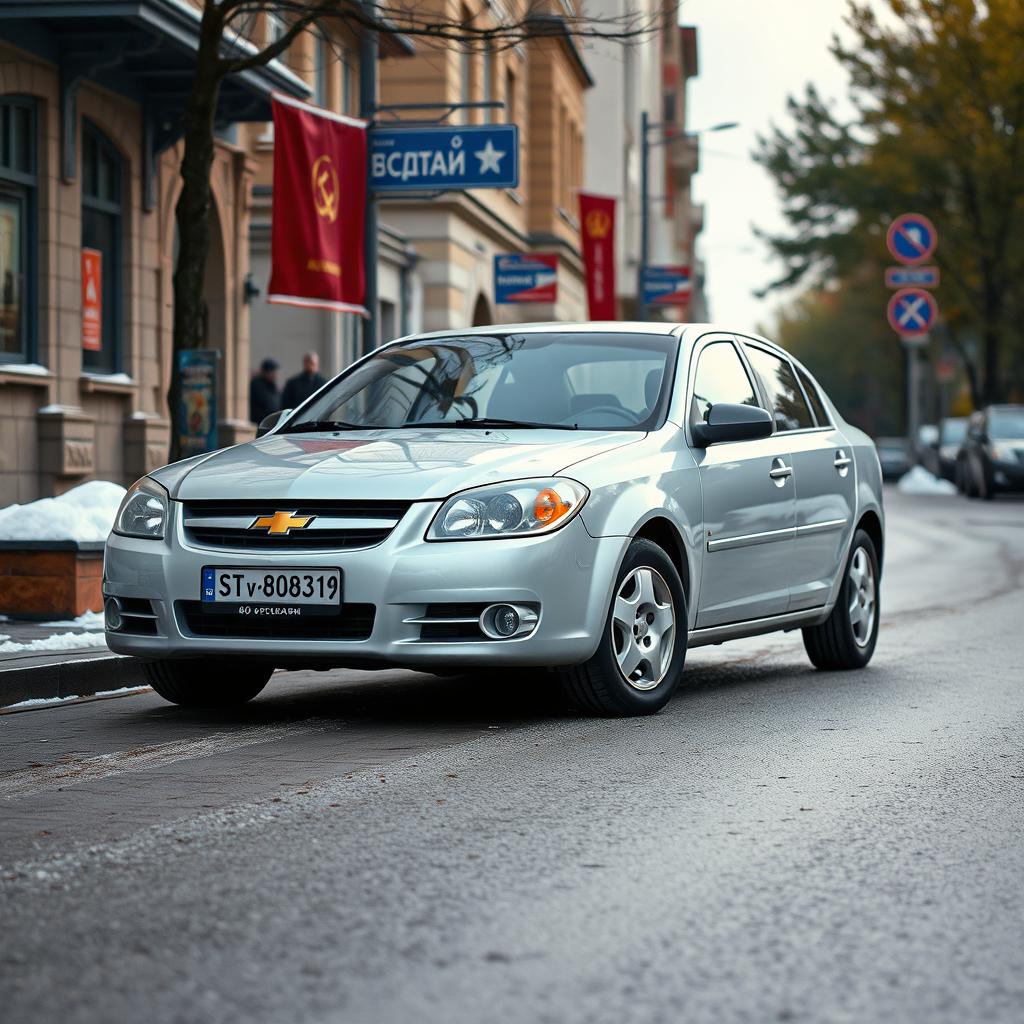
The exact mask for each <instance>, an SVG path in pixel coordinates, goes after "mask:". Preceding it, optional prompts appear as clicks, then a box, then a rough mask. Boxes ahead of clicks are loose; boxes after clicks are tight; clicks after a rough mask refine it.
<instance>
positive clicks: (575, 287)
mask: <svg viewBox="0 0 1024 1024" xmlns="http://www.w3.org/2000/svg"><path fill="white" fill-rule="evenodd" d="M431 5H433V6H431ZM426 6H427V7H428V8H429V9H431V10H434V9H436V10H437V11H438V15H439V18H444V19H447V20H449V21H456V22H459V21H461V22H465V23H473V22H474V14H473V13H472V12H471V11H470V9H469V8H468V7H466V6H465V5H463V4H461V3H459V2H458V0H426ZM568 10H569V8H568V5H563V4H561V3H558V2H553V3H552V4H551V5H550V10H549V11H547V12H538V11H537V5H536V4H533V5H531V7H530V11H531V12H532V13H531V14H530V15H529V18H531V19H533V20H534V21H535V22H536V24H537V25H538V26H541V25H542V30H533V29H531V26H530V24H529V20H528V16H527V10H526V5H525V4H523V3H519V2H516V3H510V4H507V5H504V7H503V8H502V9H501V13H500V14H499V13H498V12H499V8H498V7H491V8H485V9H483V10H482V11H481V12H480V13H477V14H475V19H477V23H478V24H483V25H486V24H488V22H487V19H493V18H496V17H499V16H503V17H505V18H506V20H508V21H512V22H515V21H524V20H526V21H527V24H526V25H525V29H526V31H525V32H524V35H525V36H526V37H527V38H524V39H523V41H522V42H521V43H519V44H518V45H515V46H511V47H505V48H498V47H495V48H489V47H488V46H486V45H466V46H462V47H460V46H455V45H448V46H445V47H438V46H430V45H429V44H428V43H427V42H426V41H422V42H421V41H419V40H418V41H417V53H416V55H415V56H413V57H410V58H408V59H405V60H400V61H392V62H389V63H387V64H385V65H382V66H381V79H380V93H381V102H382V104H384V105H385V106H387V107H390V108H391V109H390V114H391V116H392V117H396V118H398V119H412V118H429V117H437V118H441V117H443V116H444V115H445V114H446V113H447V112H448V111H449V109H450V108H451V107H452V105H457V104H467V103H472V104H486V103H502V104H504V107H503V108H496V107H484V106H478V107H475V108H472V109H460V110H456V111H455V112H454V114H453V116H452V117H451V118H450V119H449V121H450V122H454V123H464V124H483V123H487V122H489V121H496V122H497V121H501V122H508V123H513V124H518V125H519V138H520V154H519V156H520V182H519V186H518V187H517V188H515V189H504V190H498V189H491V190H470V191H467V192H464V193H449V194H446V195H442V196H439V197H436V198H433V199H429V200H426V199H423V200H419V201H416V200H405V201H397V202H396V201H393V200H391V201H389V200H384V201H383V202H382V203H381V216H382V218H383V219H384V220H385V221H386V222H387V223H388V224H390V225H392V226H393V227H394V228H396V229H397V230H398V231H400V232H401V233H402V235H404V236H405V237H406V238H407V239H408V241H409V243H410V244H411V245H412V246H413V247H414V248H415V251H416V253H417V255H418V257H419V273H420V276H421V279H422V289H423V299H422V320H423V327H424V328H425V329H428V330H441V329H444V328H450V327H460V326H469V325H480V324H489V323H506V322H511V323H516V322H525V321H528V320H576V319H583V318H585V317H586V294H585V286H584V275H583V263H582V258H581V253H580V235H579V223H578V219H577V202H578V200H577V195H578V192H579V189H580V187H581V186H582V182H583V152H584V137H585V110H584V94H585V92H586V90H587V89H589V88H590V86H591V85H592V84H593V81H592V79H591V77H590V73H589V71H588V70H587V67H586V65H585V63H584V61H583V56H582V53H581V51H580V50H579V48H578V46H577V43H576V40H575V39H574V38H573V36H572V32H571V23H570V21H569V20H567V18H568ZM423 104H435V105H436V106H434V107H432V108H431V109H429V110H424V109H422V106H421V105H423ZM411 105H419V106H418V108H417V109H415V110H412V109H409V106H411ZM530 252H545V253H557V255H558V293H557V294H558V301H557V302H556V303H554V304H544V305H537V304H526V305H511V304H502V305H498V304H497V303H496V301H495V291H494V257H495V256H496V255H500V254H504V253H530Z"/></svg>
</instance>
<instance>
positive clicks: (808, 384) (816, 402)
mask: <svg viewBox="0 0 1024 1024" xmlns="http://www.w3.org/2000/svg"><path fill="white" fill-rule="evenodd" d="M796 372H797V376H798V377H799V378H800V383H801V384H803V386H804V392H805V393H806V395H807V400H808V401H809V402H810V403H811V409H812V410H813V411H814V418H815V419H816V420H817V421H818V426H819V427H829V426H831V425H832V421H831V420H830V419H829V416H828V413H827V412H826V411H825V403H824V402H823V401H822V400H821V392H820V391H818V386H817V384H815V383H814V381H813V380H811V378H810V376H809V375H808V374H806V373H804V371H803V370H801V369H800V367H799V366H798V367H797V368H796Z"/></svg>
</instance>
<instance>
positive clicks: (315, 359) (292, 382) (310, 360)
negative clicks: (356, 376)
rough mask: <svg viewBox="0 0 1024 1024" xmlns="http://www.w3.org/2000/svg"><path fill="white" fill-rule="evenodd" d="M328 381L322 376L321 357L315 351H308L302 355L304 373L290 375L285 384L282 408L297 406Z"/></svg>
mask: <svg viewBox="0 0 1024 1024" xmlns="http://www.w3.org/2000/svg"><path fill="white" fill-rule="evenodd" d="M326 383H327V381H326V380H325V379H324V378H323V377H321V376H320V357H319V356H318V355H317V354H316V353H315V352H307V353H306V354H305V355H304V356H303V357H302V373H297V374H296V375H295V376H294V377H290V378H289V379H288V383H287V384H285V386H284V395H283V397H282V400H281V405H282V408H284V409H295V408H297V407H298V406H300V405H302V403H303V402H304V401H305V400H306V399H307V398H309V396H310V395H311V394H313V392H314V391H319V390H320V389H321V388H322V387H323V386H324V385H325V384H326Z"/></svg>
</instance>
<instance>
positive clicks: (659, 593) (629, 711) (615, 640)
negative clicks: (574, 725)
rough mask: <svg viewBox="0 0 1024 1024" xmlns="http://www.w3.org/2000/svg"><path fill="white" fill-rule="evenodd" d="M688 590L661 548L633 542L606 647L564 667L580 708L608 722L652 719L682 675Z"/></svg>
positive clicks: (564, 680) (562, 674)
mask: <svg viewBox="0 0 1024 1024" xmlns="http://www.w3.org/2000/svg"><path fill="white" fill-rule="evenodd" d="M687 622H688V619H687V612H686V592H685V590H684V589H683V583H682V580H681V579H680V578H679V572H678V571H677V570H676V567H675V566H674V565H673V564H672V560H671V559H670V558H669V557H668V555H667V554H666V553H665V552H664V551H663V550H662V549H661V548H660V547H658V545H657V544H653V543H652V542H651V541H648V540H634V541H633V542H632V544H630V546H629V548H628V550H627V551H626V557H625V558H624V559H623V561H622V565H621V566H620V567H619V572H618V575H617V576H616V578H615V587H614V588H613V591H612V602H611V607H610V608H609V610H608V616H607V618H606V620H605V624H604V631H603V632H602V635H601V642H600V644H599V645H598V648H597V651H595V653H594V655H593V657H591V658H590V659H589V660H588V661H585V662H583V664H581V665H572V666H570V667H568V668H563V669H559V670H558V676H559V681H560V683H561V685H562V688H563V690H564V692H565V694H566V696H567V697H568V698H569V699H570V700H571V701H572V703H573V704H575V705H576V706H577V707H578V708H580V710H582V711H585V712H587V713H589V714H593V715H602V716H605V717H623V716H628V715H653V714H656V713H657V712H659V711H660V710H661V709H662V708H663V707H664V706H665V705H666V704H667V703H668V701H669V699H670V698H671V696H672V694H673V693H674V692H675V690H676V687H678V685H679V681H680V679H681V678H682V675H683V664H684V662H685V660H686V636H687Z"/></svg>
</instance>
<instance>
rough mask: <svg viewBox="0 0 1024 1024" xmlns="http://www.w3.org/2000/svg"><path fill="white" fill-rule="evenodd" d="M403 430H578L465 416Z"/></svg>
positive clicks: (409, 425) (564, 425) (407, 425)
mask: <svg viewBox="0 0 1024 1024" xmlns="http://www.w3.org/2000/svg"><path fill="white" fill-rule="evenodd" d="M402 427H403V429H406V430H409V429H412V428H414V427H424V428H427V427H430V428H433V427H509V428H510V429H523V430H579V427H577V426H576V424H575V423H534V422H533V421H532V420H503V419H499V418H498V417H496V416H466V417H465V418H464V419H461V420H437V421H429V420H424V421H423V422H420V423H403V424H402Z"/></svg>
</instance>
